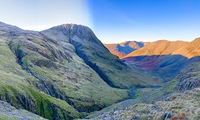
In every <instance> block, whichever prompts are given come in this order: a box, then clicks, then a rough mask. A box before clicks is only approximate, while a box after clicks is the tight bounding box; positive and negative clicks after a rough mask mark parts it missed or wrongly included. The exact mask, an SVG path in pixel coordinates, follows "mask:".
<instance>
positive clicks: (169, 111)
mask: <svg viewBox="0 0 200 120" xmlns="http://www.w3.org/2000/svg"><path fill="white" fill-rule="evenodd" d="M100 119H104V120H199V119H200V88H196V89H193V90H190V91H186V92H184V93H174V94H172V95H171V96H170V97H167V98H166V100H165V101H158V102H156V103H155V104H143V103H141V104H135V105H134V106H131V107H127V108H124V109H117V110H114V111H110V112H105V113H103V114H101V115H99V116H98V117H96V118H94V119H93V120H100Z"/></svg>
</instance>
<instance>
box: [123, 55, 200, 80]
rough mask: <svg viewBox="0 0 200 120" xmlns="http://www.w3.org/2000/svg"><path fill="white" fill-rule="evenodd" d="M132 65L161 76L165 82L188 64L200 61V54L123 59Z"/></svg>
mask: <svg viewBox="0 0 200 120" xmlns="http://www.w3.org/2000/svg"><path fill="white" fill-rule="evenodd" d="M123 61H124V62H125V63H127V64H129V65H131V66H134V67H137V68H140V69H142V70H146V71H148V72H149V73H151V74H153V75H156V76H159V77H160V78H162V79H163V80H164V82H167V81H170V80H172V79H173V78H174V77H175V76H176V75H177V74H178V73H179V72H180V71H181V70H182V69H184V68H185V67H186V66H188V65H190V64H192V63H194V62H199V61H200V56H197V57H193V58H191V59H188V58H187V57H185V56H182V55H153V56H135V57H128V58H125V59H123Z"/></svg>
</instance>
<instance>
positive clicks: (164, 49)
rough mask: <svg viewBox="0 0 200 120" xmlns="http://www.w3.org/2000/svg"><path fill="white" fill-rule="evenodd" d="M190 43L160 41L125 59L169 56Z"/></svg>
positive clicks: (134, 52)
mask: <svg viewBox="0 0 200 120" xmlns="http://www.w3.org/2000/svg"><path fill="white" fill-rule="evenodd" d="M188 43H189V42H185V41H168V40H159V41H155V42H151V43H149V44H148V45H146V46H144V47H143V48H141V49H138V50H136V51H133V52H131V53H130V54H128V55H126V56H124V58H127V57H132V56H145V55H146V56H152V55H168V54H172V53H173V52H174V51H176V50H178V49H179V48H181V47H183V46H185V45H187V44H188Z"/></svg>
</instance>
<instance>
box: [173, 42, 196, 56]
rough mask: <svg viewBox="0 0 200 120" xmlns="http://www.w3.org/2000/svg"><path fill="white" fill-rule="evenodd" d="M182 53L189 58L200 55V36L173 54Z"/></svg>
mask: <svg viewBox="0 0 200 120" xmlns="http://www.w3.org/2000/svg"><path fill="white" fill-rule="evenodd" d="M176 54H180V55H183V56H185V57H187V58H189V59H190V58H193V57H196V56H200V38H196V39H195V40H193V41H192V42H190V43H188V44H187V45H185V46H182V47H181V48H179V49H177V50H175V51H173V52H172V55H176Z"/></svg>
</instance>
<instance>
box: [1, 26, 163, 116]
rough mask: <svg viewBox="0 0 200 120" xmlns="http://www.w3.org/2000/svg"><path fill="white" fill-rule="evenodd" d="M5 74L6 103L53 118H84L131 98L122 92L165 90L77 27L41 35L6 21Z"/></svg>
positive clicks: (3, 30) (3, 36)
mask: <svg viewBox="0 0 200 120" xmlns="http://www.w3.org/2000/svg"><path fill="white" fill-rule="evenodd" d="M0 71H1V72H0V86H1V87H0V100H3V101H7V102H8V103H11V104H12V105H13V106H14V107H16V108H24V109H26V110H28V111H31V112H33V113H36V114H38V115H41V116H43V117H45V118H48V119H74V118H80V117H82V116H84V115H85V112H91V111H95V110H100V109H102V108H104V107H105V106H108V105H111V104H113V103H116V102H119V101H122V100H124V99H127V98H129V94H128V90H123V89H116V88H129V87H134V86H157V85H161V80H160V79H158V78H156V77H153V76H151V75H149V74H147V73H146V72H144V71H142V70H138V69H136V68H131V67H129V66H127V65H126V64H124V63H123V62H121V61H120V60H119V59H118V57H116V56H114V55H112V54H111V53H110V52H109V51H108V50H107V48H105V47H104V46H103V44H102V43H101V42H100V41H99V40H98V39H97V37H96V36H95V35H94V33H93V32H92V31H91V30H90V29H89V28H87V27H85V26H81V25H73V24H65V25H61V26H56V27H53V28H51V29H48V30H45V31H41V32H36V31H26V30H22V29H20V28H18V27H15V26H11V25H7V24H4V23H1V22H0ZM112 87H116V88H112Z"/></svg>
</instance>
